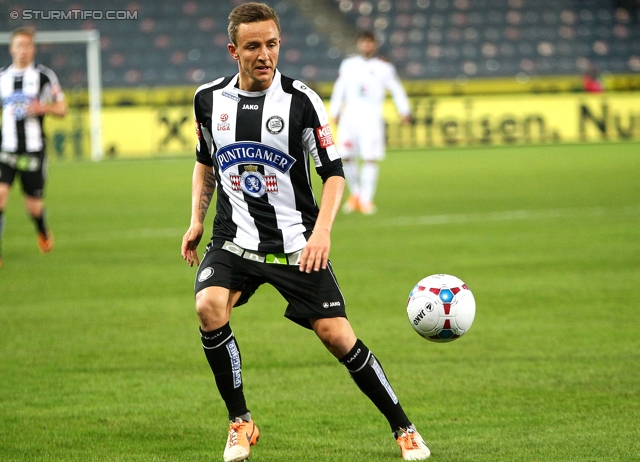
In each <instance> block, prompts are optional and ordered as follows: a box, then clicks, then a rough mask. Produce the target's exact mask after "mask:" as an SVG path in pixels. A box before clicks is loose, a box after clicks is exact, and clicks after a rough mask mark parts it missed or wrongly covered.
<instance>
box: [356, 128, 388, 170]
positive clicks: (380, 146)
mask: <svg viewBox="0 0 640 462" xmlns="http://www.w3.org/2000/svg"><path fill="white" fill-rule="evenodd" d="M358 144H359V146H360V158H361V159H362V160H364V161H368V162H377V161H381V160H383V159H384V156H385V140H384V127H381V128H380V129H379V130H370V131H368V132H364V131H363V132H361V133H360V136H359V139H358Z"/></svg>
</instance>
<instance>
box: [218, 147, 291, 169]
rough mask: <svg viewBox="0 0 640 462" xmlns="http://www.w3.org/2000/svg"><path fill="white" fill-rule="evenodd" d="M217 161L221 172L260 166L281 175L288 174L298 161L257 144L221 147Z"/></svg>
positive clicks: (276, 150)
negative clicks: (235, 167) (252, 165)
mask: <svg viewBox="0 0 640 462" xmlns="http://www.w3.org/2000/svg"><path fill="white" fill-rule="evenodd" d="M216 160H217V161H218V165H219V166H220V170H221V171H222V172H224V171H225V170H226V169H228V168H229V167H233V166H234V165H238V164H248V163H251V164H260V165H267V166H269V167H273V168H275V169H276V170H278V171H279V172H280V173H286V172H288V171H289V169H290V168H291V166H292V165H293V164H294V163H295V162H296V160H295V159H294V158H293V157H291V156H290V155H289V154H287V153H285V152H282V151H280V150H278V149H275V148H273V147H271V146H266V145H264V144H261V143H257V142H251V141H248V142H241V143H232V144H228V145H226V146H223V147H221V148H220V149H219V150H218V152H216Z"/></svg>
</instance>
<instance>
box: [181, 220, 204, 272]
mask: <svg viewBox="0 0 640 462" xmlns="http://www.w3.org/2000/svg"><path fill="white" fill-rule="evenodd" d="M203 231H204V227H203V226H202V224H201V223H198V224H196V225H191V226H190V227H189V229H188V230H187V232H186V233H185V235H184V236H183V238H182V249H181V252H182V258H183V259H184V260H186V261H187V263H189V266H193V263H194V262H195V264H196V266H200V258H199V257H198V244H199V243H200V239H201V238H202V233H203Z"/></svg>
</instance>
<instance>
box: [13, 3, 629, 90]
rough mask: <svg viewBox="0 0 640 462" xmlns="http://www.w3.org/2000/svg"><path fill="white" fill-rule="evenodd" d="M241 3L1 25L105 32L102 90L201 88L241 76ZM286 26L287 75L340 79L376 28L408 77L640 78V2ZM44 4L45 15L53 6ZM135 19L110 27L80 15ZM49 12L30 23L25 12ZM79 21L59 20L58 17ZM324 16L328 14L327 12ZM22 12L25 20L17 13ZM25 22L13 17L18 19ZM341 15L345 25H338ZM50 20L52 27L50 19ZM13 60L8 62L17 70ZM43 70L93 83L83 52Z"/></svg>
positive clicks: (411, 7) (384, 14) (459, 9)
mask: <svg viewBox="0 0 640 462" xmlns="http://www.w3.org/2000/svg"><path fill="white" fill-rule="evenodd" d="M238 3H239V0H224V1H222V0H220V1H212V0H209V1H200V0H198V1H196V0H188V1H186V2H173V1H169V0H161V1H151V0H112V1H110V2H109V5H108V8H107V7H105V4H104V2H102V1H100V0H52V1H49V2H46V4H43V2H42V1H39V0H0V26H1V27H2V30H3V31H10V30H12V29H14V28H15V27H18V26H23V25H28V26H33V27H36V28H37V29H39V30H78V29H93V28H95V29H98V30H99V31H100V34H101V52H102V76H103V85H104V87H105V88H109V87H135V88H139V87H155V86H179V85H191V86H193V85H195V84H200V83H204V82H207V81H209V80H211V79H213V78H214V77H217V76H220V75H228V74H231V73H233V72H235V71H236V65H235V62H234V61H232V60H231V59H230V58H229V57H228V55H227V53H226V51H225V45H226V43H227V41H228V40H227V34H226V18H227V16H228V13H229V11H230V10H231V9H232V8H233V7H234V6H235V5H236V4H238ZM266 3H269V4H270V5H271V6H273V7H274V8H275V9H276V10H277V11H278V13H279V14H280V16H281V19H282V22H283V24H284V25H286V27H284V34H283V49H282V56H281V59H280V66H279V67H280V69H281V70H282V71H283V73H286V74H288V75H290V76H292V77H296V78H302V79H304V80H305V81H307V82H310V83H312V82H318V81H325V82H330V81H333V80H334V79H335V77H336V76H337V71H338V67H339V64H340V61H341V59H342V58H343V57H344V56H345V55H346V54H347V53H348V52H349V50H350V49H352V46H353V43H352V39H353V32H354V31H355V30H357V29H371V30H374V31H375V32H376V34H377V35H378V36H379V37H380V40H381V43H382V46H381V53H382V54H383V55H385V56H386V57H387V58H388V59H390V60H391V61H392V62H393V63H394V64H395V65H396V67H397V68H398V70H399V73H400V74H401V77H402V78H404V79H408V80H411V79H461V78H491V77H505V76H516V75H578V74H581V73H583V72H585V71H587V70H588V69H589V68H590V67H592V66H596V67H597V68H599V69H600V70H602V71H606V72H611V73H621V74H630V73H638V72H640V8H638V7H637V5H638V0H607V1H605V0H547V1H545V2H539V1H534V0H395V1H391V0H325V1H312V0H298V1H267V2H266ZM43 5H46V6H43ZM107 10H112V11H128V12H130V13H132V14H135V18H131V19H121V20H104V19H103V20H100V19H94V18H92V17H86V15H85V16H84V17H85V19H78V18H79V17H80V18H82V13H78V12H91V11H98V12H106V11H107ZM28 11H31V17H32V18H33V17H34V13H33V12H39V13H37V14H39V15H40V17H39V18H37V19H35V20H34V19H24V17H25V15H24V13H25V12H28ZM53 11H63V12H67V14H68V12H73V11H75V12H77V13H75V17H71V18H68V19H51V12H53ZM322 11H324V12H325V13H322ZM12 12H18V13H19V17H18V19H12V18H11V16H10V13H12ZM14 14H15V13H14ZM336 14H337V15H340V17H341V18H342V21H336V20H335V17H336ZM47 18H49V19H47ZM8 60H9V59H8V55H7V56H5V59H4V61H5V62H7V61H8ZM38 61H39V62H42V63H43V64H46V65H49V66H51V67H52V68H54V69H55V70H56V72H58V75H59V76H60V79H61V81H62V84H63V86H65V87H66V88H70V87H71V88H73V87H85V86H86V58H85V55H84V50H83V48H82V47H81V46H79V45H68V46H61V45H56V46H50V45H44V44H43V45H42V46H41V47H40V51H39V55H38Z"/></svg>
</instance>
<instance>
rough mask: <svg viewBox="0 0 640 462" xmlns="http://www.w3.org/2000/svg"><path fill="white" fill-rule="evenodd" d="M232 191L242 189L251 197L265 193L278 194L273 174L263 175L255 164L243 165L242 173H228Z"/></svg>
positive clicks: (276, 182)
mask: <svg viewBox="0 0 640 462" xmlns="http://www.w3.org/2000/svg"><path fill="white" fill-rule="evenodd" d="M229 178H230V179H231V187H232V188H233V190H234V191H243V192H244V193H246V194H248V195H250V196H251V197H262V196H264V194H265V193H267V192H269V193H272V194H278V180H277V179H276V176H275V175H263V174H262V173H260V172H259V171H258V167H256V166H255V165H247V166H245V171H244V172H243V173H242V175H229Z"/></svg>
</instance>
